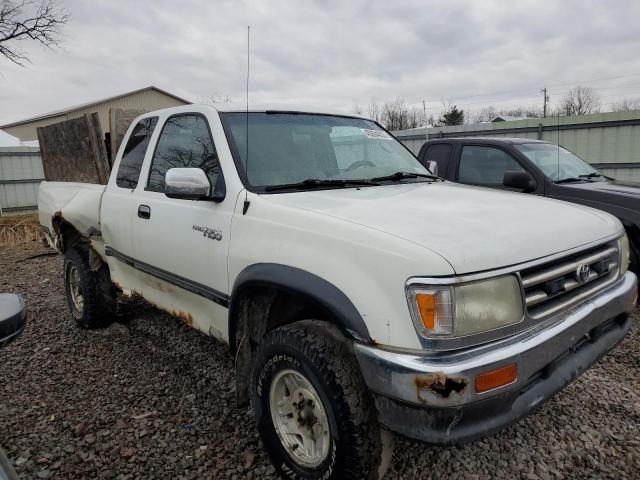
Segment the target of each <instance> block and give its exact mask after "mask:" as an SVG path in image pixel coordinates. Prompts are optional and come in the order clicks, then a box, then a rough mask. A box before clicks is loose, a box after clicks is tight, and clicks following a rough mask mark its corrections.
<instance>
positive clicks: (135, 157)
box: [116, 117, 158, 188]
mask: <svg viewBox="0 0 640 480" xmlns="http://www.w3.org/2000/svg"><path fill="white" fill-rule="evenodd" d="M156 123H158V117H151V118H143V119H142V120H140V121H139V122H138V123H137V124H136V126H135V127H134V128H133V131H132V132H131V136H129V140H127V144H126V145H125V147H124V152H123V153H122V159H121V160H120V166H119V167H118V174H117V175H116V185H117V186H119V187H122V188H136V185H138V179H139V178H140V169H142V162H143V160H144V154H145V153H146V152H147V147H148V146H149V140H150V139H151V134H152V133H153V130H154V128H156Z"/></svg>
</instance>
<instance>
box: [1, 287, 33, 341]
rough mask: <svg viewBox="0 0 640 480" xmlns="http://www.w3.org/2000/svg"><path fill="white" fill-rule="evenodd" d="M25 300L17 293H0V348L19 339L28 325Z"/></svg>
mask: <svg viewBox="0 0 640 480" xmlns="http://www.w3.org/2000/svg"><path fill="white" fill-rule="evenodd" d="M26 318H27V313H26V309H25V306H24V300H22V297H20V296H19V295H16V294H15V293H0V348H2V347H4V346H6V345H8V344H9V343H11V342H12V341H13V340H15V339H16V338H18V337H19V336H20V334H21V333H22V331H23V330H24V327H25V325H26Z"/></svg>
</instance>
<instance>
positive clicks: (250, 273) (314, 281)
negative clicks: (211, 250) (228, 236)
mask: <svg viewBox="0 0 640 480" xmlns="http://www.w3.org/2000/svg"><path fill="white" fill-rule="evenodd" d="M252 289H268V290H272V291H275V292H280V293H285V294H289V295H295V296H297V297H299V298H303V299H306V300H308V301H309V302H313V303H314V304H316V305H317V306H319V307H320V308H322V309H323V310H324V311H326V312H327V314H328V316H327V318H326V319H325V320H327V321H328V322H329V323H333V324H335V325H336V326H337V327H339V328H340V330H342V331H343V332H344V333H345V334H346V336H347V337H349V338H351V339H353V340H358V341H360V342H366V343H371V342H372V340H371V336H370V335H369V330H368V329H367V326H366V324H365V322H364V320H363V318H362V316H361V315H360V312H359V311H358V310H357V308H356V307H355V306H354V305H353V303H352V302H351V300H349V298H348V297H347V296H346V295H345V294H344V293H343V292H342V291H341V290H340V289H339V288H338V287H336V286H335V285H333V284H332V283H330V282H328V281H327V280H325V279H323V278H321V277H319V276H317V275H315V274H313V273H311V272H307V271H305V270H301V269H299V268H294V267H290V266H287V265H282V264H276V263H258V264H254V265H251V266H249V267H247V268H245V269H244V270H243V271H242V272H240V274H239V275H238V276H237V278H236V280H235V282H234V285H233V289H232V292H231V296H230V299H229V320H228V322H229V324H228V328H229V330H228V331H229V345H230V348H231V351H232V352H233V353H234V354H235V353H236V342H237V338H236V334H237V331H238V318H239V314H240V309H241V302H242V299H243V297H245V295H246V294H247V293H248V292H250V291H251V290H252Z"/></svg>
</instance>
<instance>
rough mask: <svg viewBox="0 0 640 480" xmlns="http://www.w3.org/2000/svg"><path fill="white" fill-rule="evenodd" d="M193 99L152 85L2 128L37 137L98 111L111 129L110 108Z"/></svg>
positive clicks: (139, 107)
mask: <svg viewBox="0 0 640 480" xmlns="http://www.w3.org/2000/svg"><path fill="white" fill-rule="evenodd" d="M189 103H191V102H189V101H188V100H185V99H184V98H180V97H178V96H176V95H173V94H172V93H169V92H166V91H164V90H161V89H159V88H157V87H154V86H151V87H146V88H141V89H140V90H134V91H133V92H127V93H123V94H122V95H116V96H114V97H109V98H104V99H102V100H97V101H94V102H90V103H85V104H83V105H77V106H75V107H70V108H65V109H63V110H59V111H56V112H51V113H47V114H45V115H38V116H36V117H31V118H27V119H25V120H20V121H17V122H12V123H8V124H6V125H0V130H4V131H5V132H6V133H8V134H10V135H13V136H14V137H18V138H19V139H20V140H21V141H23V142H26V141H31V140H37V139H38V134H37V132H36V129H37V128H38V127H44V126H47V125H51V124H53V123H58V122H61V121H63V120H69V119H71V118H77V117H81V116H82V115H84V114H85V113H94V112H97V113H98V115H99V117H100V125H101V126H102V131H103V132H104V133H107V132H109V111H110V110H111V109H122V110H139V111H146V112H148V111H151V110H158V109H161V108H169V107H178V106H180V105H187V104H189Z"/></svg>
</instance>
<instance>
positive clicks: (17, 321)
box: [0, 293, 27, 480]
mask: <svg viewBox="0 0 640 480" xmlns="http://www.w3.org/2000/svg"><path fill="white" fill-rule="evenodd" d="M26 319H27V313H26V309H25V306H24V301H23V300H22V297H20V296H19V295H16V294H14V293H0V348H2V347H5V346H7V345H8V344H9V343H11V342H12V341H13V340H15V339H16V338H18V337H19V336H20V334H22V331H23V330H24V327H25V325H26ZM17 479H18V475H17V474H16V472H15V471H14V469H13V467H12V466H11V462H9V459H8V458H7V456H6V454H5V453H4V451H3V450H2V448H0V480H17Z"/></svg>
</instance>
